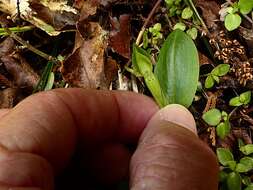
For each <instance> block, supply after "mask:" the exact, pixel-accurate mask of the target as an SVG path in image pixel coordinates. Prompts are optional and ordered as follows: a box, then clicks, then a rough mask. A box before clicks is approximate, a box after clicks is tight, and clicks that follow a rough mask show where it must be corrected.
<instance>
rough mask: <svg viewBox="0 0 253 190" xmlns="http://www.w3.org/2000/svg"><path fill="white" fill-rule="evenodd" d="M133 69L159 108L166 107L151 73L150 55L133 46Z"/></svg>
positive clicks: (154, 77) (158, 85)
mask: <svg viewBox="0 0 253 190" xmlns="http://www.w3.org/2000/svg"><path fill="white" fill-rule="evenodd" d="M132 63H133V68H134V70H136V71H137V72H138V73H140V74H141V75H142V76H143V77H144V80H145V83H146V85H147V87H148V89H149V90H150V92H151V93H152V95H153V97H154V98H155V100H156V102H157V103H158V105H159V106H160V107H164V106H165V105H167V102H166V99H165V96H164V94H163V92H162V89H161V87H160V84H159V81H158V80H157V78H156V76H155V75H154V73H153V66H152V63H151V58H150V55H149V54H148V53H147V52H146V51H145V50H144V49H142V48H140V47H138V46H136V45H134V46H133V54H132Z"/></svg>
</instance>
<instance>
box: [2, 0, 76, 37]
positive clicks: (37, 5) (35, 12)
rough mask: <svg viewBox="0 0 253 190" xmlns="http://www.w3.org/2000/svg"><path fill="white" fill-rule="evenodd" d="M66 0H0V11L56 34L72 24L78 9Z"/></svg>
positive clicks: (50, 33) (74, 21)
mask: <svg viewBox="0 0 253 190" xmlns="http://www.w3.org/2000/svg"><path fill="white" fill-rule="evenodd" d="M67 3H68V2H67V1H66V0H19V10H20V12H19V13H20V14H19V13H18V7H17V4H18V3H17V0H0V11H2V12H4V13H6V14H8V15H10V17H11V18H12V19H13V20H15V19H16V17H17V16H18V15H20V17H21V18H22V19H24V20H25V21H27V22H30V23H31V24H33V25H34V26H36V27H38V28H40V29H41V30H43V31H45V32H47V33H48V34H49V35H52V36H54V35H58V34H60V33H61V31H60V30H61V29H62V28H63V27H65V26H66V25H74V24H75V23H76V21H77V19H78V16H77V15H78V11H77V10H76V9H74V8H73V7H71V6H69V5H67Z"/></svg>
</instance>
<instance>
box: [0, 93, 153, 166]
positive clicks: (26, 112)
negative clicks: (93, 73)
mask: <svg viewBox="0 0 253 190" xmlns="http://www.w3.org/2000/svg"><path fill="white" fill-rule="evenodd" d="M157 109H158V108H157V106H156V105H155V103H154V102H153V101H152V100H151V99H149V98H147V97H144V96H141V95H138V94H134V93H128V92H109V91H94V90H83V89H64V90H63V89H61V90H54V91H50V92H46V93H40V94H37V95H34V96H31V97H29V98H27V99H26V100H24V101H23V102H21V103H20V104H18V105H17V106H16V107H15V108H14V109H13V110H11V111H10V112H9V113H8V114H7V115H5V116H4V117H3V118H2V120H1V121H0V146H2V147H4V148H6V149H8V150H10V151H18V152H28V153H35V154H37V155H40V156H42V157H44V158H45V159H47V160H48V161H49V162H50V163H51V164H52V166H53V167H54V168H55V169H59V168H62V167H63V166H64V165H65V164H66V162H67V161H68V160H69V158H70V156H71V155H72V153H73V151H74V149H75V145H76V141H77V137H79V139H80V140H81V141H82V144H83V145H86V146H90V145H94V144H97V143H101V142H104V141H109V140H112V139H118V140H120V141H122V142H127V143H128V142H134V141H136V140H137V139H138V137H139V135H140V133H141V131H142V130H143V128H144V127H145V125H146V123H147V122H148V120H149V119H150V117H151V116H152V115H153V114H154V112H156V111H157Z"/></svg>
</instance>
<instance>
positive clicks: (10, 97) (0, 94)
mask: <svg viewBox="0 0 253 190" xmlns="http://www.w3.org/2000/svg"><path fill="white" fill-rule="evenodd" d="M16 94H17V89H14V88H7V89H5V90H2V91H0V109H3V108H12V107H13V106H14V101H15V98H16Z"/></svg>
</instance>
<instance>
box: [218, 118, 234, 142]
mask: <svg viewBox="0 0 253 190" xmlns="http://www.w3.org/2000/svg"><path fill="white" fill-rule="evenodd" d="M230 129H231V127H230V123H229V121H226V122H221V123H220V124H219V125H217V127H216V132H217V135H218V136H219V137H220V138H221V139H224V138H225V137H226V136H227V135H228V134H229V133H230Z"/></svg>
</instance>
